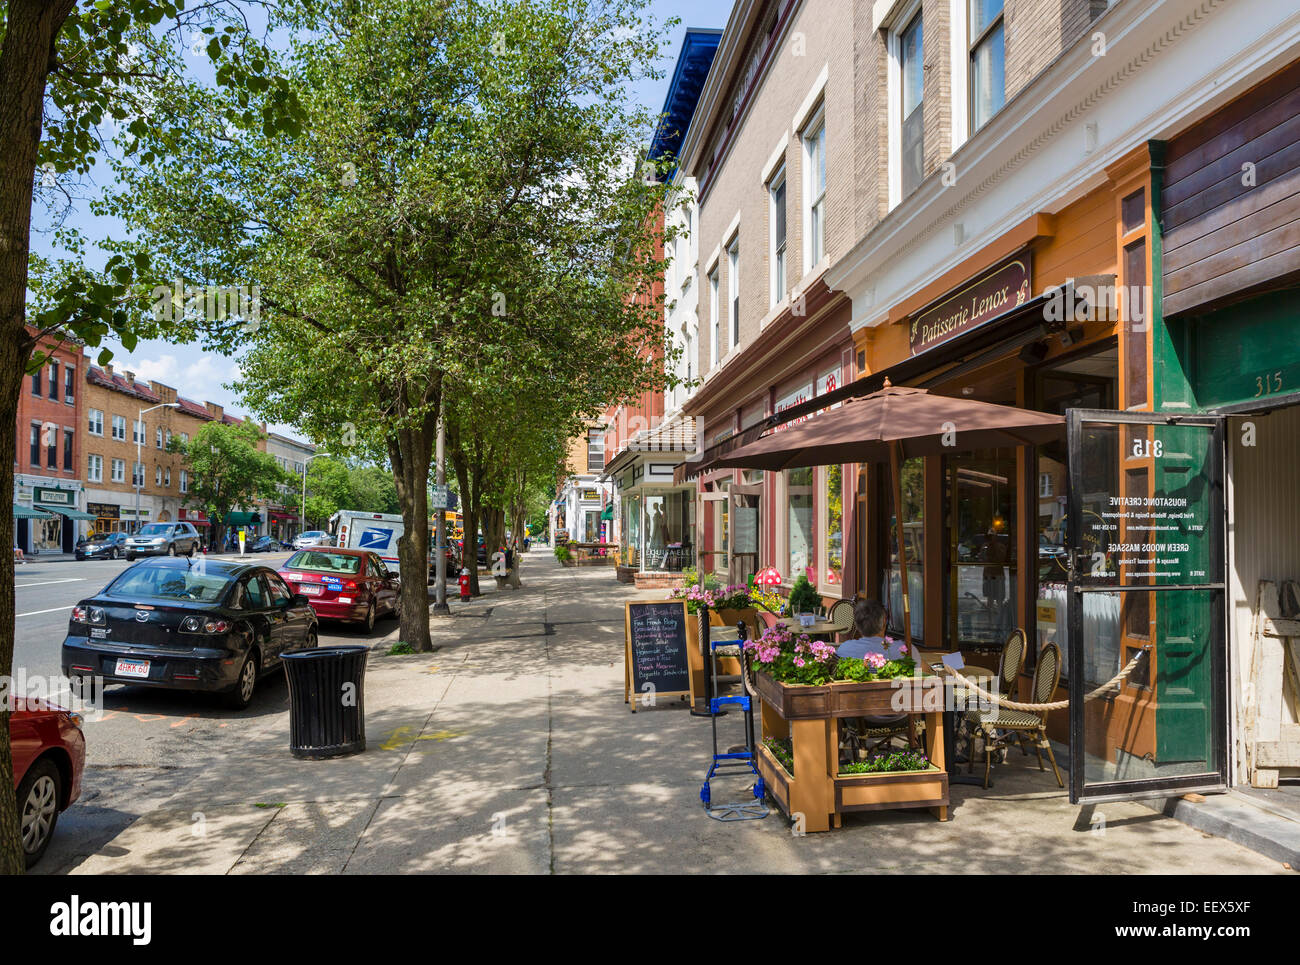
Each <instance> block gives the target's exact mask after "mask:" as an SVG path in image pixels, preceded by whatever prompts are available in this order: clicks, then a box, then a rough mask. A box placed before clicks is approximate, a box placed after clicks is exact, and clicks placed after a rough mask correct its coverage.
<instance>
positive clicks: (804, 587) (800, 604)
mask: <svg viewBox="0 0 1300 965" xmlns="http://www.w3.org/2000/svg"><path fill="white" fill-rule="evenodd" d="M821 605H822V595H821V594H820V593H818V592H817V589H816V587H814V586H813V585H812V583H811V582H809V580H808V574H806V573H800V574H799V579H797V580H795V581H794V586H793V587H792V588H791V589H790V601H789V603H788V604H787V605H786V608H787V609H788V610H789V611H790V613H791V614H797V613H813V612H815V611H816V610H817V609H818V608H819V607H821Z"/></svg>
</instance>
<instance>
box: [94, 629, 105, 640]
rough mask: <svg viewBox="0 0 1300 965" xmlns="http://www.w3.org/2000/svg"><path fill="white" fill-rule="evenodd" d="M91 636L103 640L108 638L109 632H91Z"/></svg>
mask: <svg viewBox="0 0 1300 965" xmlns="http://www.w3.org/2000/svg"><path fill="white" fill-rule="evenodd" d="M90 635H91V636H92V637H93V638H94V639H96V640H103V639H104V638H105V637H107V636H108V631H107V630H91V631H90Z"/></svg>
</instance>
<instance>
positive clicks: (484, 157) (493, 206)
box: [111, 0, 662, 650]
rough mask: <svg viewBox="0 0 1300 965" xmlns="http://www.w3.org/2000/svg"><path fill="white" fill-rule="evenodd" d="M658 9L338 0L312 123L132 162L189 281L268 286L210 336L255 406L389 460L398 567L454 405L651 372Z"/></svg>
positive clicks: (411, 599)
mask: <svg viewBox="0 0 1300 965" xmlns="http://www.w3.org/2000/svg"><path fill="white" fill-rule="evenodd" d="M644 7H645V2H644V0H609V2H603V3H599V4H596V3H593V4H586V3H582V2H578V3H573V2H570V0H525V2H518V0H438V2H434V0H375V2H372V3H369V4H366V5H365V7H364V8H361V7H358V5H356V4H355V3H353V2H351V0H337V2H330V0H322V2H321V3H320V8H321V11H322V14H321V18H320V20H319V22H318V24H317V29H315V30H313V31H312V32H311V35H310V37H309V38H308V39H305V40H304V41H303V42H301V43H297V42H295V43H294V44H293V46H292V50H291V56H290V57H289V59H288V61H287V62H286V64H285V70H286V71H287V72H288V73H289V74H290V76H291V77H292V87H293V89H296V90H298V91H300V93H301V96H302V98H303V115H304V117H305V118H306V120H305V121H304V125H303V128H302V131H301V133H300V134H298V135H296V136H288V137H286V136H267V134H266V133H265V132H264V131H263V130H261V129H252V128H240V129H239V130H238V132H237V133H236V134H235V135H234V136H233V138H232V140H231V143H230V144H229V145H226V146H225V148H226V149H223V150H221V151H214V150H213V149H212V140H211V137H210V136H209V135H208V134H207V132H205V131H203V130H202V129H201V126H199V125H196V129H195V131H194V132H193V136H190V137H186V136H183V135H182V136H178V137H176V138H174V139H173V140H172V141H171V142H170V143H169V151H168V153H167V154H166V155H159V156H157V157H155V158H154V159H152V160H151V161H150V162H148V163H141V164H139V165H132V166H122V167H119V168H118V170H117V174H118V178H119V180H120V182H121V183H122V186H123V190H122V191H121V192H120V193H119V194H117V195H116V196H115V199H114V203H113V205H112V206H111V210H113V211H114V212H115V213H118V214H120V215H121V216H122V217H123V218H125V219H126V220H127V221H128V223H130V224H132V225H133V226H135V227H137V228H138V229H140V230H141V231H142V232H145V231H147V232H148V233H149V234H150V235H151V242H152V243H153V244H154V245H155V247H158V248H160V249H161V254H160V255H159V257H160V258H161V260H162V262H163V263H165V264H167V265H168V266H170V267H171V269H172V271H173V272H174V273H175V274H176V275H178V276H182V277H187V278H213V277H230V276H231V275H232V274H234V275H239V276H241V277H250V278H256V279H258V280H259V284H260V286H261V298H260V317H259V319H258V324H257V325H256V326H242V327H241V326H231V327H229V328H228V329H226V330H224V331H222V332H220V333H217V334H215V335H214V334H213V333H211V332H209V338H210V339H214V340H215V341H214V342H213V344H217V345H219V346H220V347H223V348H225V349H227V350H230V349H235V348H238V347H240V346H244V345H247V346H248V352H247V355H246V356H245V359H244V365H243V381H242V382H241V384H240V388H241V390H242V392H243V394H244V398H245V401H246V402H247V404H249V405H250V407H252V408H253V409H254V410H255V411H258V412H259V413H261V414H262V415H264V416H265V417H266V418H267V419H269V420H274V421H277V422H282V423H287V424H292V425H295V426H296V427H298V428H299V429H300V430H301V431H303V432H305V433H307V434H309V435H310V436H312V438H316V439H321V440H322V441H323V442H324V444H325V445H326V446H328V447H329V449H330V451H332V452H347V453H349V454H350V455H352V456H355V457H358V458H386V460H387V462H388V464H389V466H390V467H391V469H392V473H393V478H394V482H395V487H396V491H397V497H398V500H399V503H400V506H401V512H402V515H403V518H404V520H405V523H406V525H405V533H404V536H403V538H402V539H401V540H400V541H399V543H398V556H399V559H400V565H401V569H402V571H403V572H408V573H409V572H423V571H424V568H425V566H426V561H427V558H428V556H429V549H430V547H429V544H428V535H429V534H428V526H427V520H428V519H429V505H428V483H429V475H430V473H429V469H430V463H431V459H432V448H433V442H434V438H435V431H436V424H437V418H438V412H439V409H440V406H441V404H442V402H443V401H444V399H445V398H449V394H456V395H462V394H463V395H464V396H465V397H468V398H475V399H481V400H483V401H484V402H485V404H488V405H491V404H494V403H496V402H497V401H499V399H500V397H501V395H502V394H503V391H504V393H507V394H508V393H510V392H512V391H514V389H515V388H516V387H517V386H518V385H519V384H520V383H519V382H516V381H512V379H511V378H510V373H527V374H528V375H529V377H530V381H529V382H527V388H528V389H529V390H530V391H532V392H534V393H539V392H540V394H541V395H542V396H545V395H546V394H548V393H549V392H550V391H552V389H554V388H555V384H554V383H558V384H559V386H560V387H563V388H564V390H565V393H566V398H569V397H570V396H568V395H567V392H568V391H569V387H570V385H571V384H572V385H573V386H574V387H575V388H576V389H577V390H579V391H580V392H581V394H584V395H588V396H595V395H600V396H601V401H600V402H593V403H592V404H591V405H585V406H584V408H586V409H590V408H599V406H600V405H601V404H603V402H604V401H605V400H607V399H609V398H612V397H614V396H615V395H616V394H618V393H619V392H622V391H637V390H638V389H639V388H640V387H642V386H643V385H644V384H646V383H647V382H648V380H649V378H650V373H649V372H648V371H647V370H646V369H645V367H644V365H643V363H642V361H641V354H642V349H643V348H644V346H645V345H647V344H650V343H652V342H655V341H657V340H658V335H657V332H656V329H655V327H654V321H655V311H654V310H653V306H651V305H647V304H645V303H644V301H643V300H642V299H641V298H639V296H642V295H644V294H645V293H647V292H650V291H652V290H653V285H654V282H655V279H656V277H657V276H658V275H659V274H660V273H661V270H662V264H661V263H656V262H654V261H653V259H648V258H645V257H642V256H641V255H640V252H642V251H645V250H653V246H652V245H647V244H646V238H645V236H646V233H647V230H648V228H647V226H648V225H649V224H650V219H649V215H650V213H651V212H652V211H653V210H654V208H655V205H656V204H657V203H658V200H659V197H660V195H661V194H662V188H661V186H660V185H658V184H656V183H655V182H653V181H647V180H645V179H643V178H642V177H641V176H640V175H641V172H639V171H636V170H633V169H632V168H633V166H632V165H630V164H629V160H630V159H632V158H635V157H637V156H638V151H639V149H640V145H641V144H642V143H643V141H644V138H645V136H646V135H647V134H648V133H649V131H650V119H649V118H648V117H647V116H646V115H645V114H644V112H642V111H639V110H635V109H632V108H631V107H629V95H628V91H627V88H628V82H629V81H631V80H634V79H636V78H637V77H639V76H640V75H642V74H645V73H649V72H650V71H648V70H646V69H645V66H644V65H648V64H654V63H655V62H656V61H657V59H658V52H659V43H660V39H661V33H660V32H659V31H657V30H654V29H650V28H648V27H647V26H646V21H645V17H644ZM193 97H194V99H193V102H192V104H191V105H190V114H191V115H192V116H196V117H205V116H217V117H220V116H223V115H225V114H227V113H229V111H230V109H231V106H230V105H229V104H228V103H227V102H226V101H227V100H228V97H229V94H228V92H224V91H221V90H208V91H201V92H194V93H193ZM253 100H256V98H254V99H253ZM597 358H599V359H601V361H602V363H603V364H602V366H601V367H600V371H599V372H598V373H595V375H594V378H591V379H589V376H592V375H593V373H592V372H591V371H590V369H591V363H590V361H588V360H590V359H597ZM572 359H582V360H584V361H583V362H582V365H581V366H580V367H579V368H578V370H577V371H575V370H574V369H573V367H572V365H571V364H570V360H572ZM548 367H549V368H550V370H549V371H548ZM586 381H590V382H591V384H590V385H587V384H583V383H584V382H586ZM539 387H540V388H539ZM615 387H616V388H615ZM525 398H528V397H525ZM532 398H533V399H534V400H535V399H536V398H537V396H536V395H534V396H533V397H532ZM336 447H338V448H336ZM498 453H499V455H498V457H497V458H499V459H505V458H507V457H508V455H509V453H507V452H505V451H502V450H500V449H499V448H498ZM463 494H464V493H463ZM464 495H467V498H468V494H464ZM427 604H428V600H427V594H426V593H425V588H424V586H423V584H421V583H420V581H418V580H408V581H404V583H403V592H402V602H401V632H402V636H403V639H404V640H405V641H407V642H408V643H409V644H410V645H411V646H412V647H413V648H414V649H416V650H428V649H429V648H430V647H431V641H430V637H429V624H428V606H427Z"/></svg>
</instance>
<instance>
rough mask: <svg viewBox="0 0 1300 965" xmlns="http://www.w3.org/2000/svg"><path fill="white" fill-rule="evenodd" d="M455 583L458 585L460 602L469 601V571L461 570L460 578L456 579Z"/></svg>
mask: <svg viewBox="0 0 1300 965" xmlns="http://www.w3.org/2000/svg"><path fill="white" fill-rule="evenodd" d="M456 582H457V583H459V584H460V598H461V599H462V600H468V599H469V570H467V569H465V570H461V571H460V577H459V578H458V579H457V581H456Z"/></svg>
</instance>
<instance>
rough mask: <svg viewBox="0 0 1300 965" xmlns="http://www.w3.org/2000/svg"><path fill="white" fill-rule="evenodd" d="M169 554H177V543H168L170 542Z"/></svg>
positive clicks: (168, 546)
mask: <svg viewBox="0 0 1300 965" xmlns="http://www.w3.org/2000/svg"><path fill="white" fill-rule="evenodd" d="M167 555H168V556H175V555H176V544H175V543H168V544H167Z"/></svg>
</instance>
